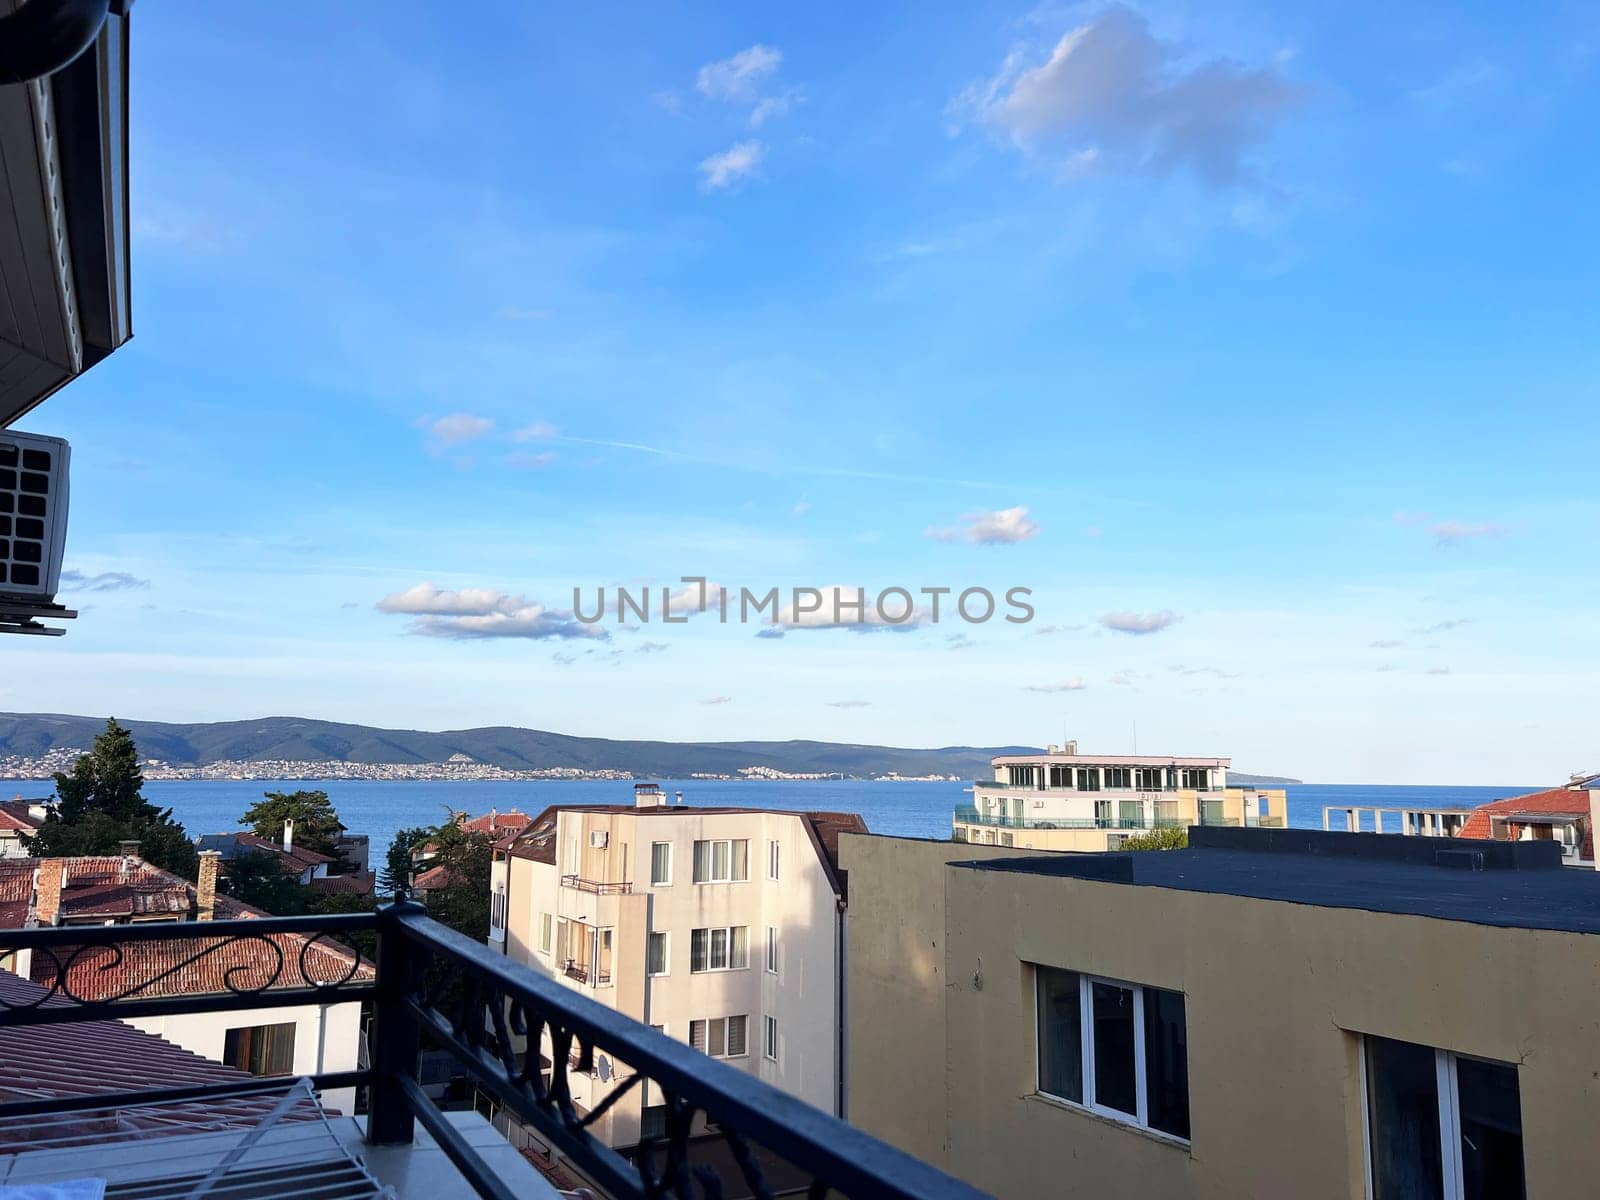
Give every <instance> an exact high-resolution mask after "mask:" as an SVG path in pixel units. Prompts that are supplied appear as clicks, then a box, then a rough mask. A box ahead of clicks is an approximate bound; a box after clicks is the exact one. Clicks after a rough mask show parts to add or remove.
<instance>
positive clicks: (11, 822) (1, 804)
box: [0, 800, 44, 833]
mask: <svg viewBox="0 0 1600 1200" xmlns="http://www.w3.org/2000/svg"><path fill="white" fill-rule="evenodd" d="M43 824H44V822H43V821H41V820H39V819H38V818H37V817H31V816H29V815H28V801H26V800H0V831H10V832H14V833H33V832H34V831H35V830H37V829H38V828H39V826H41V825H43Z"/></svg>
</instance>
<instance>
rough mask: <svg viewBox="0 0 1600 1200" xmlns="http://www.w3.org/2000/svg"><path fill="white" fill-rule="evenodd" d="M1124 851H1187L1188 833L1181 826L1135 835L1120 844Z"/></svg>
mask: <svg viewBox="0 0 1600 1200" xmlns="http://www.w3.org/2000/svg"><path fill="white" fill-rule="evenodd" d="M1122 848H1123V849H1124V850H1187V849H1188V848H1189V831H1188V829H1186V828H1184V827H1183V826H1182V825H1174V826H1170V827H1168V828H1165V829H1152V830H1151V831H1150V832H1149V833H1136V834H1134V835H1133V836H1132V837H1130V838H1128V839H1127V840H1126V841H1124V842H1123V843H1122Z"/></svg>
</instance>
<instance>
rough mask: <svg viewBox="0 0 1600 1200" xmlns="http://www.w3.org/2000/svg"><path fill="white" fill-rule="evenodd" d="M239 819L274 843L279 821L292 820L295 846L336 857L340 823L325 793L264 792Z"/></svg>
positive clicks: (280, 829)
mask: <svg viewBox="0 0 1600 1200" xmlns="http://www.w3.org/2000/svg"><path fill="white" fill-rule="evenodd" d="M239 819H240V820H241V821H243V822H244V823H245V824H246V825H248V826H249V827H250V828H251V829H252V830H254V831H255V834H256V836H257V837H264V838H267V839H268V840H270V841H274V842H276V841H278V840H279V839H281V838H282V837H283V823H284V822H285V821H289V820H292V821H293V822H294V844H295V845H296V846H304V847H305V848H306V849H307V850H315V851H316V852H317V853H318V854H326V855H328V856H329V857H331V858H338V857H339V850H338V845H337V843H338V841H339V835H340V833H342V832H343V831H344V826H343V824H341V823H340V821H339V814H338V813H337V812H335V811H334V809H333V805H332V804H331V803H330V802H329V800H328V793H327V792H267V793H266V798H265V799H263V800H257V801H256V802H255V803H254V804H253V805H251V806H250V807H249V808H248V809H247V810H246V811H245V814H244V816H242V817H240V818H239Z"/></svg>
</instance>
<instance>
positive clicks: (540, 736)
mask: <svg viewBox="0 0 1600 1200" xmlns="http://www.w3.org/2000/svg"><path fill="white" fill-rule="evenodd" d="M118 719H119V721H121V723H122V724H123V725H125V726H127V728H128V729H129V730H130V731H131V732H132V733H133V736H134V739H135V740H136V741H137V742H138V745H139V753H140V755H141V756H142V757H144V758H154V759H160V760H162V761H163V762H165V763H168V764H171V765H173V766H204V765H206V764H208V763H216V762H269V761H285V762H343V763H395V764H405V765H412V764H424V763H442V762H445V761H447V760H448V759H449V758H450V757H451V756H452V755H465V756H467V757H468V758H470V759H472V760H473V761H475V762H478V763H484V764H487V765H491V766H496V767H500V768H502V769H504V770H507V771H531V770H544V769H550V768H560V767H572V768H577V769H580V770H586V771H598V770H613V771H626V772H628V773H630V774H633V775H636V776H642V777H649V776H659V777H662V778H684V777H687V776H690V775H696V774H719V775H736V774H738V773H739V772H740V771H742V770H743V769H744V768H746V767H764V768H768V769H771V770H773V771H780V772H785V773H791V774H802V773H817V774H843V775H846V776H855V777H873V776H881V775H889V774H898V775H907V776H919V775H953V776H956V777H958V778H961V779H987V778H990V776H991V775H992V768H991V767H990V765H989V760H990V759H991V758H993V757H995V756H996V755H999V754H1029V753H1037V752H1038V749H1039V748H1038V747H1035V746H940V747H938V748H936V749H926V750H921V749H905V748H901V747H894V746H868V745H854V744H847V743H837V742H812V741H789V742H638V741H622V740H615V739H611V738H591V737H573V736H570V735H568V734H562V733H550V732H548V731H545V730H539V729H518V728H514V727H511V726H491V727H488V728H484V729H461V730H451V731H447V732H443V733H430V732H427V731H425V730H415V729H374V728H372V727H370V726H366V725H344V724H340V723H337V722H334V721H315V720H310V719H307V718H305V717H263V718H260V719H257V720H249V721H216V722H207V723H203V724H176V723H169V722H165V721H137V720H124V719H122V718H118ZM104 728H105V719H104V718H102V717H78V716H64V715H59V714H55V713H0V758H6V757H10V756H15V757H19V758H40V757H42V756H44V755H46V754H48V753H50V752H51V751H52V750H64V749H86V748H87V747H88V746H89V745H90V744H91V743H92V742H93V741H94V737H95V735H96V734H97V733H99V732H101V730H103V729H104ZM1230 779H1236V780H1238V781H1239V782H1241V783H1248V782H1265V781H1269V780H1270V781H1271V782H1274V783H1281V782H1285V781H1284V780H1281V779H1279V778H1277V777H1275V776H1245V775H1231V776H1230ZM1288 782H1294V781H1288Z"/></svg>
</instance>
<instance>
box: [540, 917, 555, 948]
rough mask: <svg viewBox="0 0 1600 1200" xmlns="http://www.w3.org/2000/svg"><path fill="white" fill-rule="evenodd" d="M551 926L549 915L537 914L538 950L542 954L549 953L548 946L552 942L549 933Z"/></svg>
mask: <svg viewBox="0 0 1600 1200" xmlns="http://www.w3.org/2000/svg"><path fill="white" fill-rule="evenodd" d="M552 925H553V922H552V921H551V919H550V914H549V913H540V914H539V950H540V952H541V953H543V954H549V953H550V946H551V944H552V943H553V941H554V938H553V937H552V935H551V932H550V931H551V927H552Z"/></svg>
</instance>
